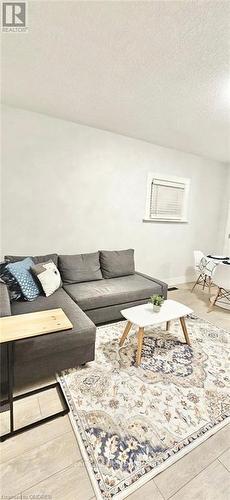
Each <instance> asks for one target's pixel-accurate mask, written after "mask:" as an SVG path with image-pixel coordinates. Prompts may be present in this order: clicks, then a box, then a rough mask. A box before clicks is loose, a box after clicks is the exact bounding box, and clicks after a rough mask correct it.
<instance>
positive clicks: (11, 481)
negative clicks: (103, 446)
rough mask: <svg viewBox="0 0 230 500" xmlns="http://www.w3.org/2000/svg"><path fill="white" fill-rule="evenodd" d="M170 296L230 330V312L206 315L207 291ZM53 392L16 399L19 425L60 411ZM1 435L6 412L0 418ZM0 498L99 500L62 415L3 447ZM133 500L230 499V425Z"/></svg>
mask: <svg viewBox="0 0 230 500" xmlns="http://www.w3.org/2000/svg"><path fill="white" fill-rule="evenodd" d="M178 288H179V289H178V290H177V291H173V292H169V297H170V298H172V299H175V300H178V301H180V302H183V303H184V304H187V305H188V306H189V307H191V308H192V309H193V310H194V311H195V313H197V314H199V315H200V316H202V317H204V318H206V319H208V320H209V321H211V322H213V323H215V324H217V325H219V326H222V327H224V328H226V329H227V330H230V313H229V312H227V311H226V310H224V309H220V308H215V310H213V312H211V313H207V309H208V293H207V291H204V292H203V291H202V290H201V289H200V288H199V289H198V288H197V289H196V290H195V291H194V292H193V293H191V291H190V289H191V284H184V285H180V286H179V287H178ZM59 405H60V403H59V400H58V398H57V394H56V391H55V390H52V391H49V394H47V393H43V394H42V393H41V394H40V395H38V396H33V397H31V398H29V399H28V400H27V401H26V400H24V401H18V402H17V408H16V409H15V414H16V419H17V422H18V424H19V423H20V424H21V423H23V424H25V423H27V422H28V421H29V420H30V419H31V420H36V419H38V418H40V416H45V415H47V414H49V413H52V412H54V411H56V410H57V409H58V408H59ZM0 419H1V424H2V431H1V432H3V430H4V429H5V428H7V425H8V423H7V417H6V414H1V415H0ZM0 487H1V490H0V494H1V495H2V496H1V497H0V498H4V499H8V498H15V497H16V498H20V499H22V500H23V499H28V498H40V499H42V498H43V499H46V500H90V499H93V498H95V497H94V491H93V489H92V486H91V483H90V479H89V477H88V474H87V471H86V469H85V466H84V463H83V461H82V458H81V453H80V451H79V447H78V444H77V441H76V438H75V435H74V433H73V430H72V427H71V424H70V422H69V418H68V416H65V417H60V418H58V419H56V420H54V421H53V422H49V423H47V424H44V425H42V426H40V427H37V428H35V429H32V430H30V431H28V432H26V433H24V434H21V435H19V436H16V437H14V438H12V439H10V440H8V441H5V442H4V443H1V446H0ZM128 498H129V500H142V499H145V500H167V499H169V498H170V499H171V500H182V499H183V500H228V499H229V498H230V425H228V426H225V427H224V428H222V429H221V430H220V431H219V432H217V433H216V434H215V435H214V436H212V437H211V438H209V439H208V440H207V441H205V442H204V443H203V444H201V445H200V446H198V447H197V448H195V449H194V450H193V451H191V452H190V453H189V454H188V455H186V456H185V457H183V458H182V459H181V460H179V461H177V462H176V463H175V464H173V465H172V466H171V467H169V468H168V469H166V470H165V471H164V472H162V473H161V474H159V475H158V476H156V477H155V478H154V479H152V480H151V481H149V482H148V483H146V484H145V485H144V486H143V487H142V488H140V489H138V490H136V492H135V493H133V494H132V495H130V496H129V497H128Z"/></svg>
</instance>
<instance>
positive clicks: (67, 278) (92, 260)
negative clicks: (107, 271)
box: [58, 252, 103, 284]
mask: <svg viewBox="0 0 230 500" xmlns="http://www.w3.org/2000/svg"><path fill="white" fill-rule="evenodd" d="M58 267H59V270H60V273H61V277H62V281H63V283H66V284H67V283H68V284H70V283H81V282H83V281H96V280H102V279H103V276H102V274H101V269H100V261H99V252H95V253H85V254H79V255H59V257H58Z"/></svg>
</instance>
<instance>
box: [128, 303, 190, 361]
mask: <svg viewBox="0 0 230 500" xmlns="http://www.w3.org/2000/svg"><path fill="white" fill-rule="evenodd" d="M192 312H193V311H192V309H190V308H189V307H187V306H185V305H184V304H181V303H180V302H176V301H175V300H170V299H169V300H165V301H164V303H163V305H162V306H161V309H160V311H159V312H154V311H153V308H152V304H143V305H141V306H136V307H130V308H129V309H123V310H122V311H121V314H122V316H124V318H126V319H127V320H128V323H127V324H126V327H125V330H124V333H123V335H122V337H121V339H120V342H119V346H120V347H121V346H122V345H123V344H124V341H125V339H126V337H127V336H128V333H129V331H130V328H131V327H132V325H136V326H137V327H138V332H137V338H138V346H137V354H136V364H137V366H139V365H140V362H141V351H142V344H143V337H144V329H145V327H146V326H154V325H159V324H161V323H166V330H168V329H169V324H170V321H172V320H174V319H179V320H180V323H181V327H182V330H183V334H184V336H185V341H186V343H187V344H188V345H191V344H190V340H189V336H188V331H187V327H186V323H185V317H186V316H187V315H188V314H191V313H192Z"/></svg>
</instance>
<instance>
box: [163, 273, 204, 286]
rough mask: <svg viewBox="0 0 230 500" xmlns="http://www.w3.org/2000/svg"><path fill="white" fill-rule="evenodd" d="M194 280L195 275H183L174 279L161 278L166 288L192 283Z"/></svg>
mask: <svg viewBox="0 0 230 500" xmlns="http://www.w3.org/2000/svg"><path fill="white" fill-rule="evenodd" d="M195 279H196V276H195V274H190V275H184V276H176V277H175V278H165V279H164V278H162V281H164V282H165V283H168V286H169V287H171V286H176V285H180V284H182V283H190V282H191V283H192V282H193V281H195Z"/></svg>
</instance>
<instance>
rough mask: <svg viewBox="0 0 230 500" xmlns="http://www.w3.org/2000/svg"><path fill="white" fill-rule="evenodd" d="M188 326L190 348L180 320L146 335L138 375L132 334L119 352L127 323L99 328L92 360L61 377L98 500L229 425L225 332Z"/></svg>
mask: <svg viewBox="0 0 230 500" xmlns="http://www.w3.org/2000/svg"><path fill="white" fill-rule="evenodd" d="M186 323H187V328H188V332H189V336H190V339H191V342H192V347H189V346H188V345H187V344H184V338H183V334H182V332H181V327H180V325H179V322H178V321H175V322H172V323H171V328H170V333H169V332H166V331H164V330H163V329H161V328H160V327H159V328H155V329H154V330H153V329H151V328H150V329H146V332H147V333H146V335H145V338H144V345H143V351H142V360H141V365H140V367H139V368H136V366H135V354H136V346H137V339H136V334H135V330H134V329H132V330H131V333H130V335H129V336H128V339H127V340H126V342H125V344H124V346H123V347H122V348H121V349H119V347H118V339H119V338H120V336H121V334H122V332H123V330H124V326H125V323H124V322H119V323H114V324H110V325H106V326H102V327H99V328H98V329H97V344H96V360H95V361H94V362H92V363H89V364H88V365H87V366H86V367H84V368H80V369H76V370H70V371H66V372H63V373H62V374H61V376H60V377H59V380H60V382H61V384H62V387H63V390H64V393H65V396H66V399H67V401H68V403H69V406H70V410H71V411H70V417H71V421H72V425H73V428H74V431H75V433H76V436H77V439H78V442H79V445H80V449H81V452H82V455H83V459H84V461H85V464H86V466H87V468H88V471H89V475H90V478H91V480H92V484H93V486H94V489H95V493H96V496H97V498H99V499H114V500H115V499H116V500H118V499H122V498H125V497H126V496H128V495H129V494H130V493H132V492H133V491H135V490H136V489H137V488H138V487H140V486H141V485H143V484H144V483H145V482H146V481H148V480H150V479H151V478H153V477H154V476H155V475H156V474H158V473H159V472H161V471H162V470H164V469H165V468H167V467H168V466H169V465H171V464H172V463H173V462H175V461H176V460H178V459H179V458H181V457H182V456H183V455H185V454H186V453H188V452H189V451H190V450H192V449H194V448H195V447H196V446H198V445H199V444H200V443H201V442H202V441H204V440H205V439H207V438H208V437H209V436H211V435H212V434H214V433H215V432H217V431H218V430H219V429H220V428H221V427H223V426H224V425H226V424H227V421H229V420H228V419H227V417H228V415H229V409H230V408H229V403H230V401H229V385H230V371H229V333H228V332H227V331H225V330H222V329H220V328H218V327H216V326H213V325H211V324H210V323H207V322H205V321H204V320H202V319H200V318H197V317H195V316H190V317H189V318H188V319H187V321H186Z"/></svg>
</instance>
